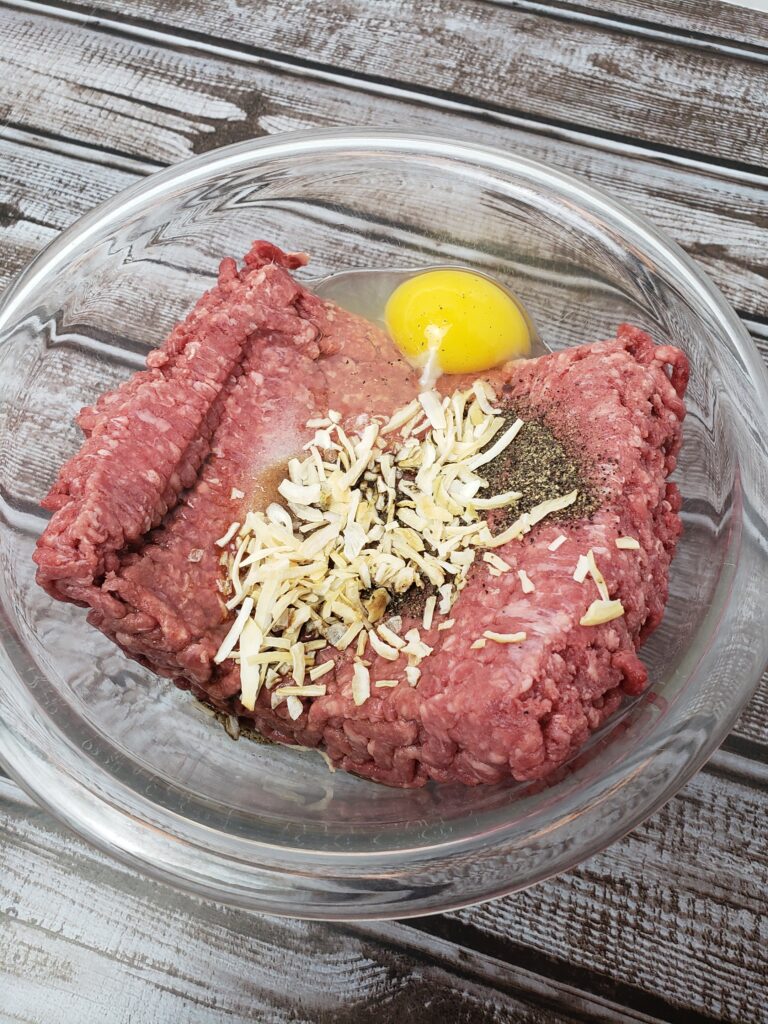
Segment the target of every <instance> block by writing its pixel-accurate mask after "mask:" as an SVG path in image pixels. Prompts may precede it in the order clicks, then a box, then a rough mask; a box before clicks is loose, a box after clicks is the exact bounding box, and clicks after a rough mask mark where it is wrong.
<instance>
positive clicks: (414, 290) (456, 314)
mask: <svg viewBox="0 0 768 1024" xmlns="http://www.w3.org/2000/svg"><path fill="white" fill-rule="evenodd" d="M384 315H385V319H386V323H387V328H388V330H389V333H390V334H391V336H392V339H393V340H394V342H395V344H396V345H397V347H398V348H399V349H400V351H401V352H402V353H403V355H404V356H405V358H406V359H407V360H408V361H409V362H410V363H411V364H413V365H414V366H418V367H426V366H431V367H432V368H433V369H434V371H435V376H437V375H439V374H440V373H479V372H481V371H483V370H490V369H491V368H492V367H494V366H498V365H499V364H501V363H504V362H507V360H509V359H519V358H522V357H524V356H527V355H529V354H530V351H531V338H530V332H529V329H528V324H527V322H526V319H525V317H524V315H523V313H522V311H521V309H520V308H519V306H518V305H517V304H516V303H515V301H514V300H513V299H512V298H511V296H510V295H508V294H507V292H505V291H504V290H503V289H502V288H500V287H499V286H498V285H496V284H494V283H493V281H489V280H488V278H486V277H480V276H479V275H478V274H473V273H471V272H470V271H468V270H428V271H426V272H425V273H423V274H417V275H416V276H415V277H411V278H409V279H408V280H407V281H404V282H403V283H402V284H401V285H398V287H397V288H396V289H395V290H394V291H393V292H392V294H391V296H390V297H389V301H388V302H387V306H386V309H385V313H384Z"/></svg>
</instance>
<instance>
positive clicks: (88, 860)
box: [0, 779, 656, 1024]
mask: <svg viewBox="0 0 768 1024" xmlns="http://www.w3.org/2000/svg"><path fill="white" fill-rule="evenodd" d="M0 992H2V993H3V996H2V999H1V1000H0V1022H3V1024H5V1022H11V1021H13V1022H19V1024H20V1022H24V1024H71V1022H72V1021H75V1020H76V1021H77V1022H78V1024H91V1022H93V1024H103V1022H104V1021H105V1020H107V1021H109V1022H110V1024H123V1022H125V1024H129V1022H140V1024H143V1022H148V1021H152V1024H176V1022H177V1021H181V1020H183V1021H184V1022H185V1024H186V1022H189V1024H214V1022H217V1021H228V1022H234V1021H243V1022H245V1021H254V1020H258V1021H259V1022H288V1021H290V1022H293V1024H298V1022H308V1024H310V1022H311V1024H346V1022H349V1024H353V1022H354V1024H364V1022H366V1021H370V1022H374V1021H382V1020H397V1021H402V1022H403V1024H408V1022H414V1024H417V1022H418V1024H430V1022H432V1021H434V1022H440V1024H442V1022H444V1021H452V1022H453V1021H456V1022H467V1024H475V1022H477V1024H485V1022H488V1024H503V1022H513V1021H514V1022H519V1024H548V1022H549V1024H560V1022H562V1024H572V1022H574V1024H575V1022H577V1021H606V1022H607V1021H619V1022H623V1021H626V1022H638V1024H640V1022H647V1024H652V1022H653V1021H654V1020H655V1019H656V1018H654V1017H652V1016H650V1015H647V1014H645V1013H642V1012H636V1011H633V1010H632V1009H627V1010H624V1009H623V1008H622V1007H621V1006H620V1005H619V1004H617V1003H615V1002H614V1001H612V1000H611V999H609V998H605V997H602V996H599V995H594V996H592V995H590V994H589V993H585V992H582V991H580V990H579V989H578V988H576V987H573V986H571V985H568V984H564V983H560V982H558V981H554V980H551V979H548V978H546V977H542V976H540V975H539V974H537V973H536V972H535V971H531V970H526V969H524V968H520V967H517V966H516V965H515V964H514V962H510V963H507V962H505V961H504V960H500V959H498V958H494V957H489V956H486V955H483V954H480V953H476V952H473V951H471V950H468V949H463V948H461V947H458V946H456V945H455V944H454V943H451V942H447V941H445V940H441V939H439V938H438V939H433V938H431V937H430V936H428V935H426V934H425V933H423V932H420V931H418V930H417V929H413V928H411V927H409V926H406V925H400V924H395V923H392V924H371V925H355V926H349V927H345V926H331V925H323V924H312V923H308V922H302V921H287V920H280V919H277V918H268V917H260V916H257V915H254V914H250V913H246V912H243V911H238V910H235V909H233V908H229V907H225V906H222V905H219V904H213V903H210V902H207V901H203V900H200V899H197V898H195V897H193V896H188V895H186V894H183V893H179V892H176V891H175V890H173V889H171V888H169V887H168V886H166V885H163V884H162V883H159V882H154V881H152V880H150V879H148V878H144V877H142V876H140V875H138V874H136V873H135V872H133V871H130V870H128V869H127V868H123V867H122V866H121V865H119V864H116V863H115V862H113V861H111V860H109V859H108V858H107V857H105V856H104V855H102V854H101V853H99V852H98V851H96V850H94V849H92V848H90V847H88V846H86V845H85V844H84V843H82V842H81V841H80V840H78V839H76V838H75V837H73V836H72V835H70V834H69V833H68V832H66V831H65V830H64V829H62V828H61V827H59V826H58V825H57V824H55V823H54V822H53V820H52V819H51V818H50V817H49V816H48V815H47V814H46V813H45V812H43V811H41V810H40V809H39V808H37V807H35V806H34V805H33V804H32V802H31V801H30V800H28V798H26V797H25V796H23V795H22V793H21V792H20V791H19V790H18V789H17V788H16V787H15V786H14V785H13V784H12V783H11V782H9V781H7V780H5V781H4V780H2V779H0Z"/></svg>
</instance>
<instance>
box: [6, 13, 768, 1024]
mask: <svg viewBox="0 0 768 1024" xmlns="http://www.w3.org/2000/svg"><path fill="white" fill-rule="evenodd" d="M0 40H1V42H0V61H2V65H1V66H0V71H1V72H2V73H1V74H0V285H5V284H6V283H7V282H8V281H9V280H10V279H11V278H12V277H13V275H14V274H15V273H16V272H17V271H18V270H19V269H20V268H21V267H22V266H23V265H24V264H25V263H27V261H28V260H30V259H31V258H32V257H33V256H34V255H35V253H36V252H37V251H38V250H39V249H40V248H41V246H43V245H44V244H45V243H47V242H48V241H50V239H52V238H53V237H54V236H55V235H56V233H57V232H58V231H59V230H60V229H61V228H64V227H66V226H67V225H68V224H69V223H70V222H71V221H73V220H74V219H75V218H76V217H79V216H80V215H81V214H82V213H84V212H85V211H86V210H88V209H90V208H91V207H92V206H93V205H94V204H96V203H98V202H100V201H101V200H103V199H106V198H107V197H109V196H111V195H112V194H113V193H115V192H117V191H118V190H119V189H122V188H124V187H125V186H126V185H127V184H129V183H130V182H132V181H135V180H136V179H137V178H139V177H141V176H143V175H146V174H149V173H151V172H152V171H154V170H156V169H157V168H160V167H164V166H166V165H167V164H169V163H173V162H174V161H178V160H181V159H184V158H185V157H187V156H190V155H191V154H194V153H201V152H204V151H205V150H208V149H211V148H213V147H216V146H221V145H223V144H225V143H229V142H234V141H236V140H239V139H245V138H248V137H249V136H255V135H262V134H265V133H273V132H282V131H286V130H290V129H296V128H303V127H309V126H360V125H366V126H384V127H397V128H400V129H405V128H411V129H429V130H434V131H437V132H440V133H442V134H444V135H447V136H455V137H457V138H464V139H468V140H475V141H479V142H484V143H491V144H493V145H497V146H501V147H505V148H508V149H511V150H515V151H517V152H520V153H524V154H526V155H529V156H532V157H535V158H538V159H540V160H545V161H549V162H551V163H552V164H554V165H555V166H559V167H561V168H563V169H564V170H568V171H573V172H574V173H577V174H579V175H581V176H582V177H584V178H587V179H589V180H591V181H592V182H594V183H595V184H596V185H598V186H600V187H602V188H605V189H606V190H607V191H609V192H610V193H612V194H613V195H615V196H617V197H619V198H621V199H624V200H626V201H627V202H629V203H630V204H631V205H632V206H634V207H635V208H636V209H638V210H640V211H641V212H643V213H645V214H647V215H648V216H649V217H650V218H652V219H653V220H654V221H655V222H656V223H657V224H658V225H659V226H660V227H661V228H663V229H665V230H666V231H667V232H669V234H671V235H672V237H674V238H675V239H676V240H677V241H678V242H680V244H681V245H682V246H683V247H684V248H685V249H687V251H688V252H689V253H690V254H691V255H692V256H694V257H695V258H696V259H698V260H699V261H700V263H701V264H702V265H703V266H704V267H705V269H706V270H707V271H708V272H709V273H710V274H711V276H712V277H713V278H714V279H715V281H716V282H717V283H718V284H719V285H720V287H721V288H722V290H723V291H724V292H725V294H726V296H727V297H728V298H729V299H730V300H731V302H732V303H733V305H734V306H735V308H736V309H737V310H738V312H739V313H740V315H741V316H742V317H743V319H744V321H745V322H746V324H747V326H748V328H749V329H750V331H751V332H752V333H753V335H754V338H755V341H756V343H757V345H758V346H759V347H760V348H761V351H762V352H763V354H764V356H765V357H766V358H767V359H768V291H767V289H766V270H767V268H768V258H767V257H766V253H768V190H767V189H766V186H767V185H768V116H767V115H768V14H761V13H758V12H756V11H752V10H745V9H743V8H740V7H738V6H732V5H726V4H722V3H714V2H707V0H701V2H697V0H655V2H653V0H591V2H589V3H587V2H586V0H581V2H571V0H542V2H536V0H495V2H474V3H468V2H459V0H335V2H334V0H331V2H320V0H252V2H250V3H249V2H248V0H219V2H218V3H212V2H208V0H193V2H188V3H184V2H181V0H133V2H131V0H99V2H97V3H96V4H91V3H86V2H82V0H60V2H57V3H54V2H51V3H33V2H26V0H15V2H2V0H0ZM766 752H768V675H766V676H765V677H764V678H763V684H762V687H761V689H760V691H759V692H758V694H757V695H756V697H755V698H754V700H753V701H752V703H751V704H750V705H749V706H748V707H747V709H746V710H745V711H744V713H743V715H742V717H741V719H740V721H739V722H738V724H737V726H736V728H735V729H734V731H733V733H732V734H731V736H730V737H729V738H728V740H727V741H726V743H725V744H724V745H723V748H722V750H720V751H719V752H718V753H717V754H716V755H715V756H714V757H713V758H712V760H711V762H710V763H709V765H708V766H707V767H706V768H705V769H704V770H703V771H702V772H700V774H699V775H698V776H696V778H694V779H693V780H692V781H691V782H690V783H689V784H688V786H686V787H685V789H684V790H683V791H682V792H681V793H679V794H678V796H677V797H675V799H673V800H672V801H671V802H670V803H669V804H668V805H667V806H666V807H665V808H664V809H663V810H661V811H660V812H659V813H658V814H656V815H655V816H654V817H653V818H651V819H650V820H649V821H648V822H646V823H645V824H644V825H643V826H642V827H640V828H638V829H636V830H635V832H633V833H632V834H631V835H630V836H628V837H627V838H625V839H624V840H622V841H621V842H619V843H617V844H616V845H615V846H613V847H612V848H611V849H609V850H607V851H605V852H604V853H602V854H600V855H598V856H596V857H593V858H592V859H591V860H588V861H586V862H585V863H584V864H582V865H581V866H580V867H578V868H577V869H576V870H573V871H571V872H569V873H567V874H565V875H562V876H560V877H558V878H555V879H553V880H552V881H549V882H547V883H545V884H542V885H539V886H537V887H535V888H534V889H532V890H530V891H528V892H525V893H521V894H519V895H515V896H511V897H508V898H506V899H501V900H496V901H494V902H492V903H488V904H486V905H484V906H480V907H474V908H471V909H468V910H463V911H460V912H457V913H453V914H446V915H441V916H435V917H431V918H424V919H421V920H415V921H409V922H408V923H407V924H406V923H402V924H401V923H390V924H379V923H377V924H370V925H349V926H339V925H333V926H331V925H323V924H307V923H302V922H296V921H283V920H277V919H270V918H263V917H258V916H256V915H253V914H249V913H244V912H240V911H237V910H233V909H230V908H227V907H225V906H219V905H216V904H212V903H207V902H205V901H203V900H200V899H195V898H193V897H191V896H186V895H182V894H180V893H178V892H176V891H174V890H172V889H170V888H168V887H167V886H165V885H162V884H159V883H157V882H153V881H150V880H148V879H146V878H143V877H141V876H139V875H137V874H135V873H134V872H132V871H129V870H127V869H126V868H123V867H122V866H120V865H119V864H116V863H114V862H112V861H110V860H109V859H108V858H107V857H105V856H104V855H102V854H101V853H98V852H96V851H95V850H93V849H91V848H89V847H88V846H86V845H85V844H84V843H82V842H81V841H80V840H78V839H77V838H75V837H73V836H72V835H71V834H70V833H68V832H67V831H66V830H65V829H63V828H61V827H59V826H58V825H57V824H56V822H55V821H53V820H52V819H51V818H50V817H49V815H48V814H47V813H45V812H43V811H41V810H39V809H38V808H37V807H36V806H34V805H33V804H32V803H31V802H30V800H28V799H27V798H26V797H25V796H23V795H22V793H21V791H20V790H19V789H18V788H17V787H16V786H15V785H14V784H13V783H12V782H11V781H9V780H7V779H5V778H2V777H0V823H1V829H0V1021H2V1022H3V1024H4V1022H11V1021H13V1022H22V1021H23V1022H30V1024H32V1022H34V1024H42V1022H45V1024H59V1022H64V1024H69V1022H76V1024H91V1022H93V1024H96V1022H98V1024H121V1022H131V1024H144V1022H147V1024H166V1022H168V1024H177V1022H187V1021H191V1022H204V1024H209V1022H219V1021H222V1022H224V1021H226V1022H237V1021H259V1022H261V1021H270V1022H271V1021H286V1022H287V1021H292V1022H299V1021H308V1022H334V1024H336V1022H340V1024H343V1022H346V1021H350V1022H352V1021H354V1022H355V1024H365V1022H368V1021H376V1022H378V1021H385V1022H388V1021H398V1022H403V1024H404V1022H409V1021H414V1022H415V1021H418V1022H419V1024H429V1022H432V1021H440V1022H447V1024H450V1022H454V1021H456V1022H458V1021H471V1022H475V1021H479V1022H484V1021H494V1022H499V1021H521V1022H534V1021H535V1022H545V1021H557V1022H559V1021H673V1022H678V1021H697V1022H704V1021H733V1022H738V1024H751V1022H765V1021H767V1020H768V983H767V981H766V977H767V975H768V965H767V963H766V948H768V904H767V901H766V885H767V883H768V855H767V849H768V846H767V844H766V828H765V822H766V817H768V798H767V797H766V781H767V780H768V767H767V766H766Z"/></svg>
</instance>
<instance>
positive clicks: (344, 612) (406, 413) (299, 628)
mask: <svg viewBox="0 0 768 1024" xmlns="http://www.w3.org/2000/svg"><path fill="white" fill-rule="evenodd" d="M495 402H496V396H495V394H494V392H493V389H492V388H491V387H490V385H488V384H487V383H486V382H484V381H481V380H478V381H475V383H474V384H473V385H472V387H471V388H470V389H468V390H466V391H457V392H454V393H453V394H452V395H451V396H449V397H442V396H441V395H439V394H438V393H437V392H435V391H426V392H424V393H422V394H420V395H419V397H418V399H414V400H413V401H412V402H410V403H409V404H408V405H406V406H404V407H403V408H401V409H399V410H398V411H397V412H395V413H394V415H393V416H392V417H391V418H389V419H387V418H386V417H373V418H372V420H371V422H369V423H368V425H367V426H366V427H365V428H364V429H363V430H362V432H361V433H360V434H358V435H355V436H352V437H350V436H348V435H347V433H346V432H345V431H344V429H343V427H342V425H341V417H340V415H339V414H338V413H336V412H334V411H330V412H329V413H328V415H327V417H325V418H323V419H317V420H311V421H310V422H309V423H308V424H307V426H308V427H309V428H310V429H313V430H314V431H315V434H314V437H313V438H312V440H311V441H309V442H308V443H307V444H306V445H305V451H306V452H307V455H306V457H305V458H304V459H302V460H300V459H298V458H294V459H291V460H290V461H289V463H288V467H287V476H286V478H285V479H284V480H283V481H282V483H281V484H280V486H279V488H278V491H279V493H280V495H281V497H282V498H283V499H284V501H285V505H282V504H278V503H276V502H275V503H272V504H270V505H269V506H268V507H267V508H266V509H265V510H264V511H263V512H262V511H252V512H249V513H248V514H247V516H246V518H245V521H244V522H243V523H242V525H241V524H239V523H233V524H232V525H231V527H230V529H229V530H228V531H227V533H226V534H225V535H224V536H223V537H221V538H220V539H219V540H218V541H217V544H219V546H221V547H222V548H225V549H226V550H225V551H224V552H223V553H222V558H221V561H222V564H223V565H224V566H225V567H226V571H227V592H226V597H227V602H226V603H227V608H228V609H230V610H235V609H237V615H236V618H235V620H234V622H233V624H232V627H231V628H230V630H229V632H228V633H227V636H226V637H225V638H224V640H223V642H222V644H221V646H220V648H219V650H218V652H217V654H216V656H215V661H216V662H217V663H221V662H222V661H224V660H225V659H227V658H232V659H233V660H235V661H236V662H238V663H239V667H240V680H241V695H240V700H241V703H242V704H243V706H244V707H246V708H248V709H250V710H252V709H253V708H254V706H255V703H256V700H257V698H258V696H259V693H260V691H261V689H262V687H264V688H266V689H267V690H269V691H271V702H272V706H273V707H276V706H277V705H278V704H280V703H281V702H282V701H283V700H285V701H286V702H287V708H288V712H289V714H290V716H291V718H293V719H296V718H298V717H299V716H300V715H301V714H302V712H303V710H304V704H303V703H302V700H301V698H312V697H320V696H324V695H325V693H326V685H325V683H323V681H322V679H323V676H324V675H326V674H327V673H329V672H331V671H332V670H333V667H334V661H333V659H332V658H328V657H326V658H325V659H323V658H322V655H323V653H324V652H327V653H328V654H330V653H331V652H330V651H328V648H334V649H335V650H336V651H344V650H346V649H347V648H350V647H351V646H352V645H354V651H355V654H354V668H353V678H352V696H353V700H354V702H355V704H357V705H360V704H363V703H364V702H365V701H366V700H367V699H368V697H369V696H370V694H371V688H372V687H374V686H375V687H384V688H386V687H394V686H397V685H398V683H399V682H401V681H402V680H403V679H405V680H407V682H408V683H409V684H410V685H412V686H415V685H417V684H418V681H419V677H420V674H421V669H420V668H419V665H420V663H421V662H422V661H423V660H424V658H427V657H428V656H429V655H430V654H431V653H432V647H430V646H429V645H428V644H426V643H425V642H424V640H423V639H422V635H421V632H420V630H419V629H418V628H415V627H414V628H411V629H409V630H408V631H407V632H405V634H402V626H403V622H402V618H401V616H399V615H397V614H393V611H394V609H395V607H396V602H397V600H398V598H399V597H401V596H402V595H404V594H406V593H411V592H414V591H418V592H421V593H422V594H424V595H425V598H424V601H423V615H422V628H423V630H431V629H432V628H433V627H435V626H436V628H437V630H447V629H450V628H451V626H452V625H453V620H452V619H451V618H450V612H451V608H452V607H453V605H454V603H455V601H456V599H457V597H458V595H459V593H460V592H461V590H462V589H463V587H464V586H465V585H466V582H467V576H468V573H469V570H470V567H471V566H472V564H473V563H474V561H475V558H476V556H477V554H478V552H480V551H482V552H483V559H484V561H485V562H487V563H488V571H489V572H490V573H491V574H493V575H500V574H501V573H503V572H508V571H510V570H511V568H512V567H511V566H510V565H509V564H508V563H507V562H505V561H504V559H502V558H500V557H499V555H497V554H496V553H495V552H494V550H493V549H494V548H500V547H502V546H503V545H505V544H507V543H509V542H510V541H514V540H519V539H521V538H522V537H523V536H524V535H525V534H526V533H527V532H528V531H529V530H530V529H531V528H532V527H533V526H534V525H535V524H536V523H538V522H540V521H541V520H542V519H544V518H545V517H546V516H548V515H551V514H553V513H557V512H561V511H562V510H564V509H566V508H568V507H569V506H572V505H574V503H575V502H576V501H577V499H578V497H579V491H578V490H577V489H574V490H571V491H569V492H567V493H564V494H559V495H557V496H556V497H553V498H549V499H547V500H545V501H541V502H539V503H538V504H536V505H533V506H529V507H528V510H527V511H525V512H522V513H521V514H519V515H516V516H515V518H514V520H513V521H512V522H511V523H509V525H505V526H504V528H503V529H501V530H500V531H499V532H497V533H495V534H494V533H492V532H491V528H490V526H489V523H488V521H487V519H486V517H487V516H488V515H489V513H492V514H494V515H496V514H497V512H496V510H501V511H502V512H503V511H504V510H506V511H507V513H509V510H514V509H515V506H517V505H518V503H520V502H521V499H524V494H523V492H522V491H520V490H504V491H500V492H498V493H489V492H491V491H492V490H494V488H493V487H491V485H490V483H489V479H492V478H494V469H495V468H497V467H498V465H499V460H500V458H501V457H502V456H503V455H504V453H505V452H507V450H508V449H510V446H513V445H514V442H515V439H516V437H517V436H518V435H519V433H520V431H521V429H522V428H523V426H524V424H523V420H521V419H519V418H516V419H514V420H513V421H512V422H511V423H510V422H509V418H508V417H505V416H504V414H503V412H502V410H501V409H499V408H496V407H495V405H494V403H495ZM496 476H497V474H496ZM508 520H509V515H507V518H506V519H505V522H508ZM586 558H587V560H588V561H587V566H586V569H585V572H584V577H582V578H585V577H586V574H587V572H589V573H590V574H591V575H592V578H593V580H594V581H595V583H596V584H597V586H598V590H599V592H600V600H599V601H596V602H594V604H593V605H592V606H591V607H590V609H589V611H588V613H587V617H586V618H587V621H584V620H582V624H583V625H591V624H597V621H598V620H599V621H608V620H609V619H610V618H613V617H615V616H616V615H620V614H622V613H623V609H621V607H620V602H616V601H613V602H612V601H610V600H609V597H608V592H607V588H605V584H604V581H603V580H602V577H601V576H600V574H599V570H598V569H597V566H596V565H595V563H594V555H593V554H592V552H590V553H589V556H586ZM577 571H579V572H580V571H581V569H580V568H579V569H578V570H577ZM518 575H519V577H520V583H521V587H522V589H523V592H524V593H531V592H532V591H533V590H534V589H535V586H534V583H533V582H532V581H531V580H530V579H529V578H528V577H527V576H526V574H525V573H524V572H520V573H519V574H518ZM606 616H607V617H606ZM525 639H526V634H525V633H524V632H517V633H508V634H505V633H497V632H493V631H490V630H488V631H486V632H485V633H484V634H483V636H482V637H481V638H478V640H476V641H475V643H474V644H473V645H472V646H473V647H474V648H476V649H477V648H480V647H482V646H484V644H485V643H486V642H488V641H490V642H494V643H520V642H522V641H524V640H525ZM369 648H370V650H371V651H373V652H375V653H376V654H378V655H379V656H380V657H381V658H382V659H384V660H385V661H387V662H391V663H392V678H382V679H376V680H372V679H371V676H370V672H369V668H370V662H369V661H368V660H367V659H366V653H367V652H368V650H369Z"/></svg>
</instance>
